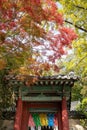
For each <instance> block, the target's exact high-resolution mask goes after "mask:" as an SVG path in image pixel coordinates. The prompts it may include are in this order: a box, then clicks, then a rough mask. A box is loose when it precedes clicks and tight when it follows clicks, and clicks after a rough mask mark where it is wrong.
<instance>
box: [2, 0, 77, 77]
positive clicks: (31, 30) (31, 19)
mask: <svg viewBox="0 0 87 130" xmlns="http://www.w3.org/2000/svg"><path fill="white" fill-rule="evenodd" d="M0 15H1V17H0V51H1V52H0V58H1V60H0V62H1V66H0V68H1V69H2V68H5V66H7V64H10V65H9V66H10V68H11V70H12V72H14V69H16V71H17V72H20V73H22V72H23V74H24V73H28V74H33V75H40V74H41V72H42V71H43V70H46V71H48V70H49V69H50V68H51V67H52V68H53V69H54V70H58V67H57V65H56V64H55V62H56V59H58V58H60V57H61V55H64V54H65V53H66V52H65V47H71V43H72V41H73V40H74V39H76V38H77V35H76V33H75V32H74V30H73V29H70V28H67V27H64V24H63V23H64V20H63V16H62V14H61V13H59V11H58V7H57V5H56V3H55V2H54V1H53V0H44V1H43V0H18V1H17V0H14V1H13V0H0ZM2 64H3V66H2ZM42 68H43V69H42Z"/></svg>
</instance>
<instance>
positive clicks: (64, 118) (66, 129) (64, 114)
mask: <svg viewBox="0 0 87 130" xmlns="http://www.w3.org/2000/svg"><path fill="white" fill-rule="evenodd" d="M62 127H63V130H69V120H68V112H67V102H66V98H65V97H63V99H62Z"/></svg>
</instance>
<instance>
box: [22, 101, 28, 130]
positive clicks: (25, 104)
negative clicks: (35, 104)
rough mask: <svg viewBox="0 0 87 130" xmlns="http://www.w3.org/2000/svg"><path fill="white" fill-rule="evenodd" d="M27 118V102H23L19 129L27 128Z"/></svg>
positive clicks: (24, 129)
mask: <svg viewBox="0 0 87 130" xmlns="http://www.w3.org/2000/svg"><path fill="white" fill-rule="evenodd" d="M28 119H29V110H28V103H27V102H24V103H23V113H22V122H21V129H20V130H28Z"/></svg>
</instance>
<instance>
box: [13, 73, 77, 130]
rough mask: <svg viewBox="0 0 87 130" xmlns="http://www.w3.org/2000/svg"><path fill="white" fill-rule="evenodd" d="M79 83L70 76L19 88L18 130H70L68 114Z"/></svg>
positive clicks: (45, 78) (39, 78) (16, 123)
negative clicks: (72, 90) (75, 86)
mask: <svg viewBox="0 0 87 130" xmlns="http://www.w3.org/2000/svg"><path fill="white" fill-rule="evenodd" d="M32 78H34V77H32ZM27 79H28V78H27ZM76 80H77V77H76V76H70V75H67V76H63V75H59V76H52V77H50V76H46V77H38V80H37V81H36V82H35V83H33V84H32V85H30V86H26V85H22V86H21V87H19V98H18V101H17V109H16V115H15V123H14V130H69V122H68V110H69V109H70V102H71V89H72V86H73V85H74V82H75V81H76Z"/></svg>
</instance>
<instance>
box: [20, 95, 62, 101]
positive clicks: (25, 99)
mask: <svg viewBox="0 0 87 130" xmlns="http://www.w3.org/2000/svg"><path fill="white" fill-rule="evenodd" d="M61 100H62V97H57V96H56V97H26V96H25V97H22V101H29V102H40V101H41V102H54V101H61Z"/></svg>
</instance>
